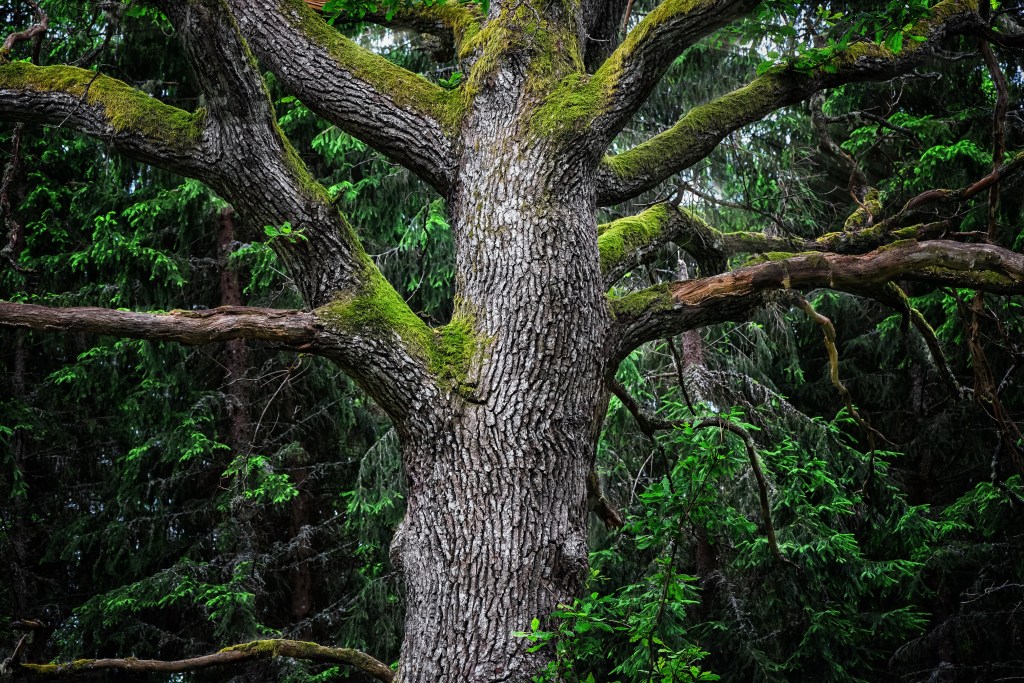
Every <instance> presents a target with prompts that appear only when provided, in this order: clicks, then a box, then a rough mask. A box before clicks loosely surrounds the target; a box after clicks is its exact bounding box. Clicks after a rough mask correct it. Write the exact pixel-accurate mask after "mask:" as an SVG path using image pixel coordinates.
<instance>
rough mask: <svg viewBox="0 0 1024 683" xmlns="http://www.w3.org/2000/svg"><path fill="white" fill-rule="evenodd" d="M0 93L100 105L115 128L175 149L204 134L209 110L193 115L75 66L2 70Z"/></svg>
mask: <svg viewBox="0 0 1024 683" xmlns="http://www.w3.org/2000/svg"><path fill="white" fill-rule="evenodd" d="M0 88H11V89H29V90H35V91H39V92H66V93H68V94H70V95H73V96H74V97H80V98H83V99H84V101H85V102H86V103H88V104H91V105H97V106H102V107H103V109H104V115H105V116H106V118H107V121H109V122H110V125H111V127H112V128H113V129H114V130H115V131H117V132H119V133H121V132H136V133H138V134H140V135H143V136H145V137H148V138H151V139H155V140H159V141H161V142H164V143H166V144H168V145H172V146H175V147H187V146H190V145H191V144H193V143H194V142H195V141H196V140H198V139H199V137H200V136H201V135H202V132H203V128H204V126H205V121H206V110H205V109H199V110H197V111H196V112H194V113H190V112H187V111H184V110H183V109H178V108H177V107H172V106H170V105H168V104H164V103H163V102H161V101H160V100H158V99H156V98H154V97H150V96H149V95H147V94H145V93H143V92H141V91H139V90H136V89H135V88H132V87H131V86H129V85H128V84H126V83H123V82H121V81H119V80H117V79H115V78H110V77H109V76H104V75H101V74H97V73H96V72H94V71H87V70H85V69H79V68H77V67H73V66H35V65H32V64H28V63H25V62H14V63H12V64H4V65H0Z"/></svg>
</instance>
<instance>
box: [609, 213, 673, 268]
mask: <svg viewBox="0 0 1024 683" xmlns="http://www.w3.org/2000/svg"><path fill="white" fill-rule="evenodd" d="M674 210H676V209H673V208H671V207H669V206H668V205H667V204H656V205H655V206H653V207H651V208H649V209H647V210H646V211H644V212H643V213H640V214H637V215H636V216H629V217H627V218H620V219H619V220H617V221H614V222H612V223H608V224H607V225H605V226H602V229H601V232H600V234H599V235H598V237H597V248H598V250H599V252H600V254H601V270H602V271H604V272H608V271H610V270H611V269H612V268H614V267H615V266H616V265H618V264H620V263H622V262H623V261H624V260H625V259H627V258H629V257H630V255H632V254H633V253H635V252H636V251H637V250H639V249H641V248H643V247H645V246H648V245H650V244H651V243H652V242H657V241H659V238H660V237H661V235H662V232H663V231H664V229H665V227H666V225H667V223H668V220H669V213H668V212H669V211H674Z"/></svg>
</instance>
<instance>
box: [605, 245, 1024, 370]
mask: <svg viewBox="0 0 1024 683" xmlns="http://www.w3.org/2000/svg"><path fill="white" fill-rule="evenodd" d="M780 256H781V258H776V257H774V256H769V260H766V261H765V262H763V263H758V264H755V265H752V266H747V267H745V268H739V269H737V270H734V271H731V272H729V273H724V274H721V275H715V276H712V277H705V278H700V279H696V280H686V281H683V282H674V283H671V284H665V285H658V286H655V287H651V288H648V289H645V290H641V291H640V292H635V293H633V294H629V295H626V296H624V297H622V298H619V299H613V300H612V310H613V311H614V313H615V315H616V324H617V326H618V327H619V335H618V341H617V343H618V350H617V354H616V356H617V357H622V356H624V355H625V354H626V353H628V352H629V351H630V350H632V349H634V348H636V347H637V346H639V345H640V344H642V343H644V342H646V341H650V340H651V339H657V338H659V337H664V336H666V335H671V334H678V333H679V332H682V331H685V330H688V329H694V328H696V327H703V326H706V325H710V324H715V323H721V322H730V321H740V320H745V319H747V318H748V317H749V316H750V314H751V313H752V312H753V311H754V310H755V309H756V308H758V307H760V306H762V305H764V303H765V302H766V300H767V298H768V296H769V295H770V294H771V293H772V292H776V291H780V290H790V289H792V290H810V289H815V288H829V289H835V290H840V291H846V292H851V293H855V294H865V293H866V294H869V295H870V293H871V291H872V290H877V289H878V288H879V287H881V286H884V285H885V284H886V283H888V282H892V281H896V280H916V281H921V282H928V283H932V284H936V285H946V286H952V287H964V288H968V289H976V290H980V291H987V292H994V293H999V294H1024V255H1021V254H1017V253H1015V252H1012V251H1009V250H1007V249H1002V248H1000V247H996V246H993V245H989V244H962V243H959V242H952V241H949V240H934V241H927V242H917V241H915V240H904V241H900V242H896V243H894V244H891V245H887V246H885V247H883V248H881V249H877V250H875V251H873V252H870V253H868V254H863V255H843V254H831V253H805V254H796V255H791V254H784V255H780Z"/></svg>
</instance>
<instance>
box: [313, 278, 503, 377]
mask: <svg viewBox="0 0 1024 683" xmlns="http://www.w3.org/2000/svg"><path fill="white" fill-rule="evenodd" d="M366 283H367V284H366V285H365V286H364V288H363V291H362V292H361V293H360V294H358V295H356V296H351V295H350V296H343V297H339V298H338V299H336V300H335V301H332V302H331V303H329V304H327V305H325V306H322V307H320V308H319V309H317V310H316V314H317V317H318V318H319V319H320V320H321V321H323V322H324V323H325V324H327V325H329V326H334V327H336V328H337V329H339V330H344V331H346V332H354V333H362V334H371V335H388V334H394V335H396V336H398V338H400V339H401V340H402V342H403V343H404V345H405V348H406V349H407V350H408V351H409V353H410V354H412V355H413V356H415V357H418V358H420V359H422V360H424V361H426V364H427V367H428V369H429V370H430V372H431V373H433V374H434V375H435V376H436V377H437V378H438V379H439V380H440V381H441V382H442V384H444V385H446V386H451V387H458V386H460V385H461V384H462V383H463V382H464V381H465V379H466V375H467V373H468V372H469V368H470V364H471V363H472V360H473V358H474V356H475V355H476V354H477V352H479V351H481V350H482V349H483V346H484V345H485V343H486V340H485V339H484V338H483V337H481V335H479V334H478V333H477V332H476V329H475V318H474V316H473V315H472V314H471V312H468V311H467V310H466V308H467V307H466V306H465V305H459V304H458V303H457V305H456V314H455V315H454V316H453V317H452V321H451V322H450V323H448V324H447V325H445V326H443V327H441V328H439V329H436V330H434V329H431V328H430V327H429V326H428V325H427V324H426V323H424V322H423V321H422V320H421V319H420V318H419V316H417V315H416V314H415V313H414V312H413V311H412V309H411V308H409V305H408V304H406V303H405V300H404V299H402V297H401V296H400V295H399V294H398V292H396V291H395V289H394V287H392V286H391V284H390V283H389V282H388V281H387V280H386V279H385V278H384V276H383V275H381V273H380V271H379V270H378V269H377V267H376V266H374V265H373V264H371V263H369V262H367V269H366Z"/></svg>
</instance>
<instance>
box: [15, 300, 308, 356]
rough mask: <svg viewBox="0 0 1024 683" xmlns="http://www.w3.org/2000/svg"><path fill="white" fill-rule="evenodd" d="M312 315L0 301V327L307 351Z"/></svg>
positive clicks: (229, 308)
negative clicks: (257, 343)
mask: <svg viewBox="0 0 1024 683" xmlns="http://www.w3.org/2000/svg"><path fill="white" fill-rule="evenodd" d="M315 323H316V318H315V316H314V315H313V314H312V313H308V312H303V311H286V310H277V309H271V308H248V307H245V306H223V307H220V308H213V309H209V310H203V311H170V312H169V313H135V312H132V311H117V310H113V309H110V308H91V307H82V308H50V307H48V306H37V305H35V304H16V303H8V302H0V326H4V327H22V328H26V329H31V330H40V331H44V332H86V333H90V334H102V335H108V336H113V337H131V338H133V339H149V340H152V341H174V342H180V343H182V344H189V345H199V344H212V343H214V342H222V341H228V340H229V339H258V340H261V341H267V342H273V343H276V344H281V345H284V346H288V347H292V348H303V349H308V348H310V347H311V346H312V345H314V344H315V342H316V340H317V338H318V336H319V335H321V332H320V331H319V330H318V329H317V326H316V324H315Z"/></svg>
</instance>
